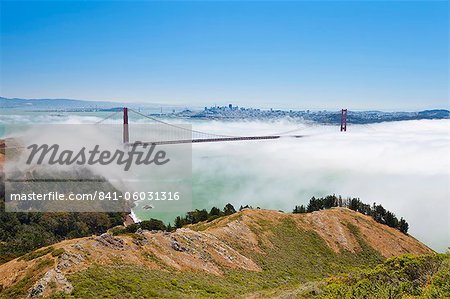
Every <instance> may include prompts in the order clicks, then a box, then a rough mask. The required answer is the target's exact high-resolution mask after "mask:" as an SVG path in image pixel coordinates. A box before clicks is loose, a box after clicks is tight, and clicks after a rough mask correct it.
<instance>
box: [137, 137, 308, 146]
mask: <svg viewBox="0 0 450 299" xmlns="http://www.w3.org/2000/svg"><path fill="white" fill-rule="evenodd" d="M290 137H295V138H301V137H304V136H303V135H296V136H290ZM279 138H281V136H273V135H271V136H246V137H220V138H203V139H184V140H167V141H154V142H151V141H150V142H135V143H130V144H140V145H150V144H156V145H164V144H180V143H203V142H223V141H242V140H270V139H279Z"/></svg>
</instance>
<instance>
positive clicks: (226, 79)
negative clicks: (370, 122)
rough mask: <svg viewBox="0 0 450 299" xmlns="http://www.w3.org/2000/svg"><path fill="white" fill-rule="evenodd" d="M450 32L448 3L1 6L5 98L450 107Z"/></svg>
mask: <svg viewBox="0 0 450 299" xmlns="http://www.w3.org/2000/svg"><path fill="white" fill-rule="evenodd" d="M448 28H449V5H448V1H426V2H425V1H423V2H422V1H413V2H405V1H398V2H396V1H381V2H379V1H363V2H356V1H354V2H336V1H327V2H303V1H301V2H253V1H251V2H238V1H227V2H215V1H209V2H184V1H182V2H149V1H140V2H132V1H124V2H119V1H92V2H91V1H83V2H74V1H51V2H42V1H34V2H18V1H10V2H5V1H2V2H1V29H0V30H1V41H0V42H1V56H0V57H1V60H0V62H1V66H0V71H1V78H0V82H1V86H0V88H1V89H0V95H1V96H5V97H25V98H77V99H93V100H94V99H95V100H117V101H130V102H131V101H132V102H148V103H150V102H155V103H166V104H167V103H169V104H182V105H213V104H227V103H233V104H237V105H239V106H259V107H266V108H269V107H278V108H299V109H302V108H326V109H335V108H341V107H348V108H350V109H385V110H390V109H395V110H397V109H409V110H415V109H425V108H449V107H450V103H449V83H448V80H449V77H448V69H449V58H448V55H449V52H448V51H449V49H448V40H449V29H448Z"/></svg>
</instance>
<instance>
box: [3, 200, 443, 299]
mask: <svg viewBox="0 0 450 299" xmlns="http://www.w3.org/2000/svg"><path fill="white" fill-rule="evenodd" d="M405 253H409V254H430V256H434V255H435V254H434V253H433V252H432V250H430V249H429V248H428V247H426V246H425V245H423V244H421V243H420V242H418V241H417V240H415V239H414V238H412V237H411V236H408V235H405V234H402V233H401V232H399V231H398V230H396V229H393V228H390V227H387V226H385V225H382V224H379V223H377V222H375V221H374V220H373V219H372V218H370V217H368V216H364V215H362V214H360V213H357V212H354V211H351V210H349V209H345V208H334V209H330V210H323V211H317V212H313V213H308V214H287V213H282V212H276V211H270V210H243V211H241V212H238V213H236V214H233V215H230V216H226V217H222V218H219V219H216V220H214V221H211V222H209V223H208V222H202V223H198V224H196V225H190V226H187V227H184V228H182V229H178V230H176V231H175V232H172V233H168V232H161V231H152V232H150V231H139V232H138V233H135V234H128V235H120V236H112V235H110V234H103V235H101V236H93V237H87V238H79V239H73V240H67V241H63V242H61V243H57V244H54V245H52V246H50V247H45V248H42V249H40V250H37V251H35V252H33V253H29V254H27V255H24V256H22V257H20V258H18V259H15V260H12V261H10V262H7V263H5V264H3V265H0V273H2V275H1V276H0V285H1V286H0V297H2V298H23V297H27V296H28V297H39V296H43V295H44V296H50V295H55V294H58V293H59V295H58V297H59V296H62V294H63V293H65V294H66V295H65V296H68V297H72V296H73V297H76V298H80V297H81V298H99V297H110V298H123V297H134V298H146V297H157V296H161V297H174V298H179V297H227V298H230V297H245V296H253V297H258V296H263V297H266V295H267V294H269V293H270V292H275V293H276V292H277V290H287V289H293V288H296V287H298V286H303V287H302V288H301V289H303V288H304V286H305V285H306V286H312V287H313V289H316V288H318V287H319V286H320V285H321V283H318V281H321V280H323V279H324V278H326V277H329V276H330V275H335V274H338V273H340V272H343V271H348V270H351V269H354V268H366V267H369V266H373V265H376V264H378V263H380V262H382V261H384V260H385V259H386V258H389V257H392V256H398V255H401V254H405ZM311 283H312V285H310V284H311ZM268 292H269V293H268ZM296 292H297V291H296ZM314 292H315V291H314ZM317 292H319V291H317ZM261 294H263V295H261Z"/></svg>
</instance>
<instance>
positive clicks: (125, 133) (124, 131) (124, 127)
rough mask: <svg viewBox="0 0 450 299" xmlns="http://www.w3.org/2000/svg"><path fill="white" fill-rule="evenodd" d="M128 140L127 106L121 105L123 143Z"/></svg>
mask: <svg viewBox="0 0 450 299" xmlns="http://www.w3.org/2000/svg"><path fill="white" fill-rule="evenodd" d="M129 141H130V135H129V132H128V108H127V107H123V143H128V142H129Z"/></svg>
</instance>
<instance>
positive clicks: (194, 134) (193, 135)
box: [97, 107, 347, 145]
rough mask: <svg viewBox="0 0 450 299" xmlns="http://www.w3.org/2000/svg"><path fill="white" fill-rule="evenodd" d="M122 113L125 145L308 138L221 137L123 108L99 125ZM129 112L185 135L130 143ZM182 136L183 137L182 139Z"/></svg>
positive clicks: (343, 124) (343, 113) (343, 122)
mask: <svg viewBox="0 0 450 299" xmlns="http://www.w3.org/2000/svg"><path fill="white" fill-rule="evenodd" d="M120 112H122V113H123V143H124V144H136V143H139V144H142V145H145V144H157V145H163V144H181V143H203V142H226V141H246V140H273V139H279V138H282V137H290V138H302V137H306V136H307V135H282V134H285V133H292V132H294V131H298V130H300V129H297V130H291V131H288V132H284V133H279V134H271V135H255V136H230V135H221V134H212V133H207V132H202V131H198V130H193V129H190V128H187V127H185V126H181V125H175V124H171V123H168V122H166V121H163V120H161V119H158V118H155V117H152V116H149V115H145V114H143V113H141V112H139V111H136V110H134V109H131V108H127V107H123V108H122V109H121V110H119V111H115V112H114V113H112V114H110V115H108V116H107V117H105V118H103V119H102V120H100V121H98V122H97V124H100V123H102V122H104V121H105V120H107V119H110V118H112V117H114V116H115V115H117V114H119V113H120ZM129 112H131V113H134V114H136V115H139V116H140V117H144V118H147V119H150V120H152V121H153V122H155V123H157V124H160V125H161V126H162V127H165V128H166V132H167V129H168V128H170V129H171V130H179V131H184V133H185V134H184V135H183V134H182V135H180V134H173V132H168V133H169V134H168V135H172V136H173V137H174V138H173V139H167V138H161V140H151V141H150V140H149V141H139V142H137V141H134V142H133V141H130V123H129ZM340 130H341V132H345V131H347V109H342V110H341V121H340ZM180 136H182V137H181V138H180Z"/></svg>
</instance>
